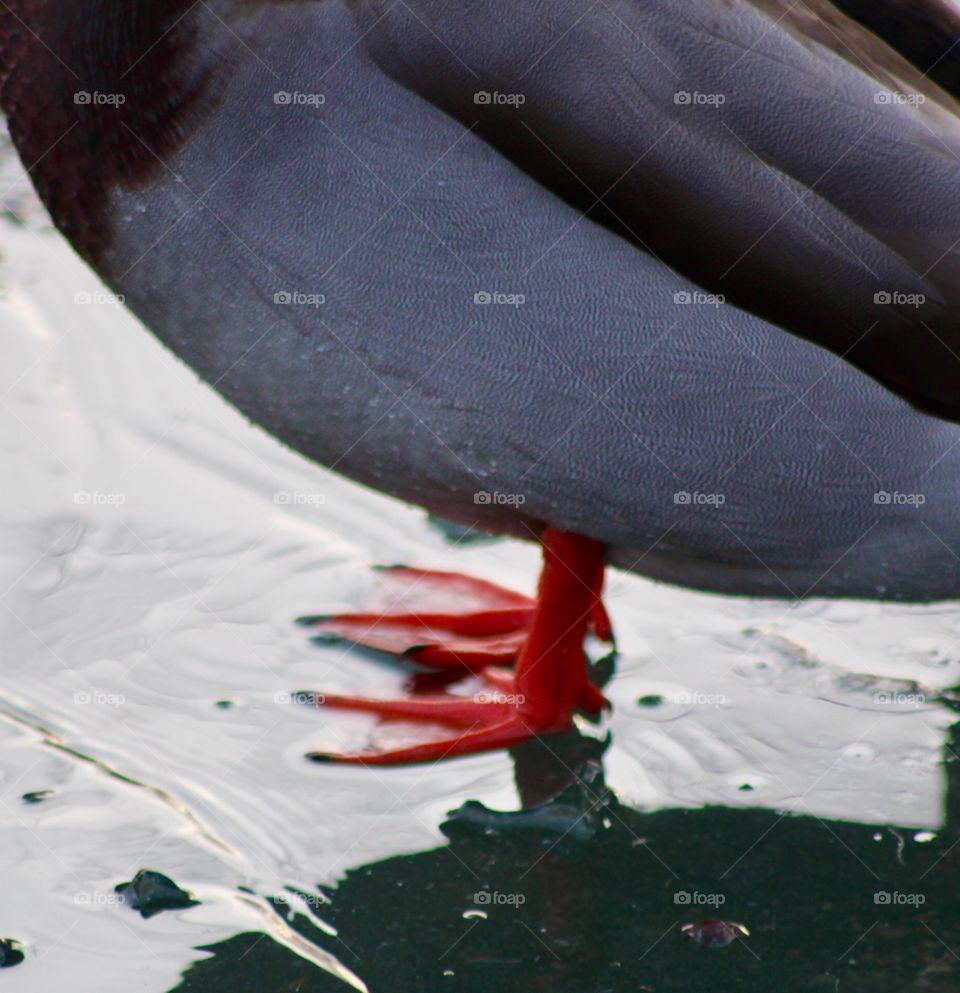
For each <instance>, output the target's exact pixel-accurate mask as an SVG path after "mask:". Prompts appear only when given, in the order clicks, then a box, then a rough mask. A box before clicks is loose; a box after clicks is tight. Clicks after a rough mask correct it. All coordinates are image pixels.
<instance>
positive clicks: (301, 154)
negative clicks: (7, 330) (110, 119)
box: [104, 4, 960, 599]
mask: <svg viewBox="0 0 960 993" xmlns="http://www.w3.org/2000/svg"><path fill="white" fill-rule="evenodd" d="M318 7H320V8H322V11H321V12H318V13H317V18H318V27H317V32H316V35H315V36H314V37H308V38H307V41H308V43H307V44H306V46H305V50H306V51H307V52H309V58H308V59H300V58H298V56H297V54H296V52H295V50H294V48H293V46H291V44H290V42H289V39H290V37H291V36H292V32H293V28H291V31H289V32H286V31H284V29H283V24H284V18H285V17H291V18H294V19H295V26H296V33H297V34H299V35H300V36H305V35H306V33H305V27H306V25H307V20H308V19H307V17H306V16H305V15H304V13H303V8H302V7H301V6H300V5H291V7H290V8H288V9H287V8H284V7H282V6H281V7H272V8H271V9H270V12H269V14H270V16H269V21H267V20H266V19H265V20H263V21H262V25H263V27H264V31H263V32H260V33H259V34H257V37H256V44H257V56H258V59H257V60H254V59H250V60H248V62H247V63H245V64H244V68H243V69H242V70H241V71H239V72H237V73H236V74H235V75H234V76H233V78H232V80H231V82H230V83H229V86H228V88H227V91H226V93H225V95H224V99H223V104H222V106H221V107H220V111H219V113H218V115H217V116H216V117H215V118H214V119H212V120H211V121H210V123H208V124H207V125H206V126H205V127H204V128H202V129H201V130H199V131H197V132H196V133H195V134H194V135H193V136H192V137H191V139H190V140H189V142H188V143H187V144H186V146H185V147H184V149H183V150H182V152H181V154H180V156H179V158H178V160H177V161H176V162H175V163H173V167H174V169H175V172H176V174H177V175H176V177H175V178H174V177H172V176H170V175H167V176H166V177H165V178H163V179H161V180H160V181H158V182H156V183H154V184H153V185H151V186H150V187H148V188H146V189H144V190H140V191H138V192H136V193H119V192H118V193H116V194H115V196H114V200H113V210H114V219H115V227H116V237H115V242H114V245H113V248H112V250H111V252H110V254H109V256H108V258H107V261H106V264H105V266H104V268H105V273H106V275H107V277H108V279H109V281H110V282H111V283H112V284H113V285H114V286H115V287H116V289H117V290H118V292H121V293H123V294H124V295H125V296H126V298H127V301H128V303H129V304H130V305H131V306H132V307H133V309H134V310H136V311H137V313H138V314H140V316H141V317H142V318H143V319H144V320H145V322H146V323H147V324H148V325H149V326H150V327H151V328H152V329H153V330H154V331H155V332H156V333H157V334H158V335H159V337H160V338H161V339H163V340H164V341H165V342H166V343H167V344H169V345H170V346H171V347H172V348H173V349H174V350H176V351H177V352H178V353H179V354H180V355H181V356H182V357H183V358H184V359H185V360H186V361H187V362H188V363H189V364H190V365H191V366H193V367H194V368H195V369H196V370H197V371H198V372H199V373H200V375H201V376H203V378H204V379H206V380H207V381H208V382H210V383H212V384H213V385H214V386H215V388H216V389H218V390H219V391H220V392H221V393H223V394H224V396H226V397H227V398H228V399H229V400H230V401H231V402H232V403H234V404H235V405H236V406H237V407H239V408H240V409H241V410H242V411H244V412H245V413H246V414H247V415H248V416H249V417H250V418H251V419H252V420H254V421H256V422H257V423H259V424H261V425H263V426H264V427H265V428H266V429H267V430H268V431H271V432H272V433H274V434H275V435H276V436H277V437H279V438H280V439H281V440H283V441H284V442H286V443H288V444H289V445H291V446H292V447H294V448H296V449H298V450H299V451H301V452H303V453H304V454H305V455H307V456H309V457H310V458H313V459H315V460H317V461H319V462H321V463H323V464H324V465H327V466H330V467H332V468H334V469H336V470H337V471H340V472H343V473H345V474H346V475H348V476H351V477H352V478H354V479H357V480H358V481H360V482H362V483H365V484H368V485H371V486H374V487H376V488H377V489H381V490H384V491H386V492H388V493H392V494H394V495H396V496H398V497H400V498H402V499H404V500H409V501H412V502H415V503H418V504H421V505H423V506H425V507H427V508H429V509H430V510H432V511H434V512H436V513H438V514H441V515H444V516H446V517H449V518H454V519H457V520H460V521H464V522H466V523H474V522H476V523H478V524H479V525H480V526H482V527H485V528H488V529H491V530H494V531H503V532H508V533H512V534H516V535H519V536H531V535H532V534H535V533H536V529H537V527H538V526H539V525H540V524H541V523H543V522H546V523H550V524H552V525H555V526H559V527H564V528H567V529H570V530H574V531H577V532H579V533H582V534H585V535H588V536H590V537H594V538H597V539H600V540H602V541H604V542H606V543H607V544H608V545H609V546H610V549H611V560H612V561H613V562H614V563H615V564H617V565H620V566H622V567H624V568H630V569H634V570H635V571H638V572H643V573H646V574H649V575H652V576H655V577H658V578H663V579H667V580H670V581H676V582H683V583H688V584H691V585H696V586H700V587H704V588H710V589H718V590H723V591H728V592H741V593H756V594H765V595H773V596H801V595H814V594H824V595H827V594H829V595H852V596H878V595H885V596H899V597H907V598H920V599H926V598H930V597H942V596H952V595H956V592H957V588H958V582H957V579H958V572H960V569H958V560H957V559H956V558H955V556H954V555H953V554H952V553H950V552H949V551H948V550H947V546H950V545H952V546H953V547H954V548H956V549H957V550H958V551H960V545H958V544H957V543H955V541H954V539H956V538H958V537H960V528H958V527H957V513H956V507H955V497H956V494H957V492H958V489H957V485H956V484H957V481H958V476H960V470H958V456H960V447H957V448H953V447H952V446H955V445H956V444H957V442H958V441H960V431H958V429H957V428H956V427H955V426H953V425H948V424H946V423H943V422H940V421H937V420H934V419H931V418H927V417H925V416H923V415H920V414H918V413H916V412H914V411H913V410H912V409H911V408H909V407H908V406H907V405H906V404H905V403H903V402H901V401H899V400H898V399H896V398H895V397H893V396H892V395H890V394H888V393H887V392H886V391H885V390H883V389H882V388H881V387H880V386H878V385H877V384H875V383H874V382H873V381H871V380H869V379H868V378H867V377H865V376H864V375H862V374H860V373H859V372H857V371H855V370H853V369H852V368H849V367H848V366H846V365H845V364H844V363H843V362H842V361H840V360H838V359H837V358H836V357H835V356H833V355H831V354H830V353H827V352H825V351H822V350H820V349H818V348H817V347H815V346H812V345H810V344H807V343H805V342H802V341H799V340H797V339H794V338H792V337H791V336H789V335H787V334H785V333H784V332H782V331H780V330H779V329H777V328H775V327H772V326H770V325H765V324H764V323H763V322H761V321H759V320H758V319H756V318H754V317H751V316H749V315H747V314H745V313H743V312H741V311H738V310H736V309H734V308H732V307H730V306H727V305H723V304H720V303H719V302H718V301H716V300H712V299H709V298H704V296H703V295H702V294H700V293H699V291H698V290H697V288H696V287H695V286H693V285H691V284H687V283H685V282H684V281H683V280H682V279H680V278H679V277H677V276H676V275H674V274H673V273H672V272H670V271H669V270H667V269H666V268H665V267H663V266H661V265H660V264H659V263H658V262H656V260H654V259H653V258H652V257H650V256H648V255H646V254H644V253H641V252H639V251H637V250H636V248H634V247H632V246H630V245H628V244H627V243H626V242H624V241H621V240H620V239H618V238H617V237H615V236H614V235H612V234H611V233H610V232H608V231H606V230H604V229H602V228H599V227H597V226H595V225H593V224H592V223H591V222H590V221H589V219H586V218H583V217H581V216H579V215H578V214H577V213H576V212H575V211H574V210H572V209H571V208H570V207H568V206H567V205H565V204H564V203H562V202H561V201H559V200H558V199H556V198H555V197H553V196H552V195H551V194H549V193H547V192H546V191H545V190H543V189H542V188H541V187H539V186H538V185H537V184H536V183H534V182H533V181H532V180H530V179H529V178H528V177H526V176H525V175H524V174H522V173H520V172H519V171H518V170H516V169H515V168H514V167H513V166H511V165H510V164H509V163H507V162H506V161H505V160H503V159H502V158H500V157H499V156H498V155H496V154H495V153H494V152H493V151H491V150H490V149H489V148H488V147H487V146H486V145H485V144H483V143H482V142H481V141H479V140H478V139H476V138H474V137H473V136H472V135H471V134H470V133H469V132H467V131H465V130H464V129H463V128H462V127H461V126H460V125H459V124H457V123H456V122H454V121H452V120H451V119H449V118H447V117H445V116H444V115H443V114H441V113H440V112H439V111H437V110H435V109H434V108H432V107H431V106H429V105H427V104H425V103H423V102H422V101H420V100H419V99H418V98H416V97H414V96H412V95H410V94H409V93H407V92H406V91H404V90H402V89H401V88H399V87H398V86H396V85H395V84H393V83H391V82H390V81H389V80H387V79H386V78H384V77H383V76H382V75H381V74H380V73H379V72H378V71H377V70H376V69H375V68H373V67H372V66H371V65H370V64H369V63H367V62H366V61H365V59H364V57H363V55H362V54H361V53H360V52H359V50H357V49H353V50H351V51H349V52H348V53H347V54H346V55H345V54H344V49H345V48H346V47H347V46H346V44H345V42H346V41H347V40H348V39H349V38H350V37H351V32H353V31H354V30H355V29H354V28H353V25H352V21H351V19H350V17H349V15H348V13H347V12H345V11H339V12H338V10H337V9H336V8H334V7H330V6H328V5H325V4H324V5H318ZM321 17H322V25H321V24H320V18H321ZM268 25H269V32H270V33H269V34H267V33H266V27H267V26H268ZM321 27H322V30H321ZM271 38H273V39H274V40H271ZM251 41H252V37H251ZM268 66H269V69H268V68H267V67H268ZM318 79H322V84H319V85H318V84H317V83H316V80H318ZM278 80H280V81H281V82H278ZM278 91H279V92H284V93H289V94H291V99H290V101H289V102H288V103H286V104H282V105H278V104H276V103H275V102H274V94H275V93H277V92H278ZM321 93H322V96H323V103H322V104H321V103H320V100H319V97H318V94H321ZM311 97H316V99H310V98H311ZM278 106H282V107H283V112H282V113H280V112H278ZM257 107H259V108H261V109H262V114H261V115H258V114H257V113H255V112H254V111H252V110H251V108H257ZM258 116H259V117H260V118H262V119H258ZM238 121H241V122H243V125H244V126H243V127H242V128H241V127H238V126H237V122H238ZM885 493H886V494H891V496H890V499H889V501H887V502H883V501H884V497H883V494H885ZM907 498H912V502H907ZM920 498H922V501H923V502H922V503H921V502H920Z"/></svg>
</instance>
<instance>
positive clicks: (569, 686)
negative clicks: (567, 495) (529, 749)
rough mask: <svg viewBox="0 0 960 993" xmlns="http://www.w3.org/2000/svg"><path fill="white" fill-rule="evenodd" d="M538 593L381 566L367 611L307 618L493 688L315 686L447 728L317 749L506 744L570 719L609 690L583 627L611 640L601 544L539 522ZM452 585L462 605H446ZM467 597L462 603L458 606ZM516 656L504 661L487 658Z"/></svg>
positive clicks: (439, 750) (348, 704)
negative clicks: (410, 691) (367, 692)
mask: <svg viewBox="0 0 960 993" xmlns="http://www.w3.org/2000/svg"><path fill="white" fill-rule="evenodd" d="M541 541H542V545H543V557H544V563H543V571H542V572H541V575H540V582H539V586H538V591H537V597H536V599H531V598H529V597H525V596H523V595H522V594H519V593H514V592H513V591H511V590H506V589H504V588H502V587H500V586H497V585H496V584H494V583H489V582H487V581H485V580H478V579H472V578H470V577H467V576H461V575H459V574H457V573H447V572H430V571H428V570H422V569H407V568H392V569H388V570H385V571H384V577H385V579H386V583H385V593H386V595H387V598H388V601H389V604H388V606H386V607H384V609H382V610H379V611H375V612H365V613H356V614H340V615H335V616H330V617H315V618H304V619H303V622H304V623H307V624H310V625H311V626H312V627H315V628H317V629H318V630H319V631H320V632H321V633H322V635H324V636H332V637H335V638H338V639H343V640H349V641H351V642H354V643H356V644H360V645H363V646H365V647H368V648H374V649H377V650H379V651H387V652H391V653H393V654H398V655H402V656H403V657H405V658H410V659H413V660H415V661H417V662H419V663H421V664H423V665H427V666H430V667H435V668H440V669H447V670H450V669H453V670H461V671H462V672H463V674H464V675H465V676H466V675H470V674H471V673H476V674H477V675H479V676H480V677H481V678H483V679H484V680H485V681H486V682H487V683H488V684H489V685H490V686H492V687H493V690H492V691H486V692H484V693H479V694H476V695H475V696H474V697H473V698H468V697H462V696H460V697H458V696H453V695H450V694H433V695H419V696H418V695H414V696H411V697H409V698H407V699H401V700H379V699H373V698H363V697H350V696H334V695H322V696H321V695H314V699H315V700H316V701H317V703H318V705H321V706H326V707H337V708H340V709H343V710H355V711H363V712H365V713H371V714H376V715H378V716H380V717H381V718H384V719H386V720H390V719H393V720H406V721H410V720H413V721H425V722H429V723H431V724H438V723H439V724H442V725H447V726H450V727H451V730H455V733H453V734H451V735H449V736H445V737H442V738H440V739H438V740H436V741H431V742H427V743H424V744H421V745H413V746H409V747H403V748H396V749H388V750H374V751H364V752H362V753H356V754H328V753H324V754H319V753H313V754H311V755H310V756H309V757H310V758H312V759H314V760H316V761H330V762H348V763H358V764H367V765H372V764H377V765H396V764H403V763H409V762H426V761H434V760H437V759H440V758H444V757H452V756H455V755H464V754H471V753H474V752H481V751H488V750H490V749H497V748H507V747H511V746H513V745H517V744H519V743H520V742H522V741H525V740H527V739H529V738H532V737H536V736H538V735H541V734H549V733H553V732H557V731H564V730H566V729H567V728H569V727H570V725H571V722H572V719H573V714H574V712H575V711H576V710H577V709H581V710H585V711H587V712H589V713H594V714H596V713H599V712H600V711H601V710H602V709H603V708H604V707H606V706H607V702H606V700H605V699H604V697H603V695H602V694H601V693H600V691H599V690H597V689H596V687H594V686H593V685H592V684H591V683H590V682H589V680H588V679H587V674H586V659H585V656H584V650H583V641H584V638H585V636H586V634H587V631H588V630H590V629H592V630H593V631H594V632H595V633H596V634H597V635H598V636H599V637H603V638H605V639H606V640H612V638H611V631H610V622H609V619H608V617H607V614H606V611H605V610H604V609H603V605H602V602H601V600H600V592H601V589H602V583H603V546H602V545H601V544H600V543H599V542H596V541H593V540H591V539H588V538H583V537H580V536H579V535H575V534H570V533H568V532H563V531H556V530H553V529H551V528H547V529H546V530H545V531H544V533H543V536H542V539H541ZM451 595H453V596H454V597H456V599H457V601H458V602H459V605H460V607H461V612H457V611H455V610H454V609H451V608H452V604H451V602H450V597H451ZM464 608H465V609H464ZM510 662H514V663H515V665H514V669H513V670H512V671H510V670H507V669H503V668H496V667H497V666H503V665H505V664H508V663H510Z"/></svg>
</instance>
